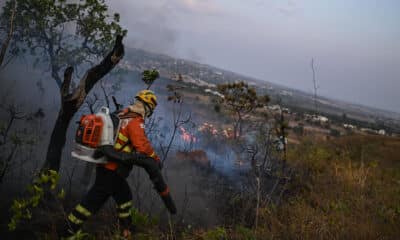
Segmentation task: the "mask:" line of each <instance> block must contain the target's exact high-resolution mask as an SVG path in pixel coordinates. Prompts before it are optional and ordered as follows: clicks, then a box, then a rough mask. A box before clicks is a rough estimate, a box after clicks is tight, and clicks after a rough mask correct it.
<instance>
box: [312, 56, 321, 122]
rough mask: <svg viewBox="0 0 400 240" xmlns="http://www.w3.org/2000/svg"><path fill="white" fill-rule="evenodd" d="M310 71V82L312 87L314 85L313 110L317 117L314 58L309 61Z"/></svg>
mask: <svg viewBox="0 0 400 240" xmlns="http://www.w3.org/2000/svg"><path fill="white" fill-rule="evenodd" d="M311 70H312V80H313V85H314V110H315V114H316V115H318V102H317V101H318V99H317V90H318V88H319V87H318V84H317V79H316V77H315V69H314V58H312V59H311Z"/></svg>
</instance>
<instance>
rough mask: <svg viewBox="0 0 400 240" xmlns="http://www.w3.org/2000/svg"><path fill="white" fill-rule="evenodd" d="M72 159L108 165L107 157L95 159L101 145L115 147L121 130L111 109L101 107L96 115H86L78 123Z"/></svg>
mask: <svg viewBox="0 0 400 240" xmlns="http://www.w3.org/2000/svg"><path fill="white" fill-rule="evenodd" d="M78 123H79V126H78V129H77V130H76V134H75V144H74V148H73V150H72V152H71V155H72V157H75V158H78V159H80V160H83V161H86V162H92V163H106V162H107V160H106V159H105V157H101V158H94V157H93V155H94V152H95V151H96V148H97V147H98V146H101V145H114V143H115V140H116V139H115V136H116V133H117V132H118V130H119V118H118V116H117V115H116V114H110V109H108V108H107V107H101V108H100V111H99V112H98V113H96V114H89V115H84V116H82V117H81V119H80V121H79V122H78Z"/></svg>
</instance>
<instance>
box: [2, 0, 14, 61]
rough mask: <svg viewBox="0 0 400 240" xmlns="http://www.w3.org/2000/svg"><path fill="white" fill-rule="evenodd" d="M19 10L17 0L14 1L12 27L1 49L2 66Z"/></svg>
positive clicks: (11, 18)
mask: <svg viewBox="0 0 400 240" xmlns="http://www.w3.org/2000/svg"><path fill="white" fill-rule="evenodd" d="M16 10H17V1H14V8H13V10H12V12H11V17H10V29H9V31H8V35H7V38H6V39H5V40H4V42H3V44H2V45H1V50H0V66H1V65H2V64H3V61H4V57H5V55H6V52H7V48H8V45H9V44H10V41H11V38H12V35H13V33H14V18H15V12H16Z"/></svg>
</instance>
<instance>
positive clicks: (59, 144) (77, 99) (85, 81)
mask: <svg viewBox="0 0 400 240" xmlns="http://www.w3.org/2000/svg"><path fill="white" fill-rule="evenodd" d="M122 38H123V37H122V36H117V39H116V41H115V45H114V48H113V50H112V51H111V52H110V53H109V54H108V55H107V56H106V57H105V58H104V59H103V60H102V61H101V62H100V63H99V64H98V65H96V66H94V67H92V68H91V69H89V70H88V71H87V72H86V74H85V76H84V77H83V78H82V79H81V80H80V83H79V86H78V88H77V89H76V90H74V92H73V93H72V94H69V88H70V84H71V78H72V73H73V68H72V67H68V68H67V69H66V70H65V72H64V81H63V83H62V86H61V92H60V93H61V109H60V111H59V113H58V116H57V121H56V124H55V126H54V128H53V132H52V134H51V138H50V142H49V146H48V148H47V155H46V161H45V163H44V165H43V167H42V171H44V170H48V169H51V170H55V171H58V170H59V169H60V164H61V156H62V150H63V148H64V145H65V141H66V135H67V130H68V126H69V123H70V121H71V119H72V118H73V116H74V115H75V113H76V112H77V111H78V110H79V108H80V107H81V106H82V104H83V103H84V100H85V98H86V96H87V94H88V93H89V92H90V90H91V89H92V88H93V86H94V85H95V84H96V83H97V82H98V81H99V80H100V79H101V78H102V77H104V76H105V75H106V74H107V73H109V72H110V71H111V70H112V69H113V68H114V67H115V66H116V65H117V64H118V62H119V61H120V60H121V59H122V57H123V55H124V46H123V44H122Z"/></svg>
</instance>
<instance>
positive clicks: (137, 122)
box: [127, 118, 160, 162]
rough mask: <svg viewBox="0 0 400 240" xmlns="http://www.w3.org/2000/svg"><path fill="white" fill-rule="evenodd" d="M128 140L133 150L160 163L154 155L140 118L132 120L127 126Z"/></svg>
mask: <svg viewBox="0 0 400 240" xmlns="http://www.w3.org/2000/svg"><path fill="white" fill-rule="evenodd" d="M127 127H128V134H129V140H130V142H131V144H132V146H133V147H134V149H135V150H136V151H137V152H139V153H142V154H145V155H147V156H149V157H151V158H154V159H155V160H156V161H157V162H160V158H159V157H158V156H157V154H156V153H155V151H154V149H153V147H152V146H151V143H150V141H149V139H148V138H147V136H146V133H145V131H144V121H143V119H141V118H135V119H132V120H131V121H130V122H129V124H128V126H127Z"/></svg>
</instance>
